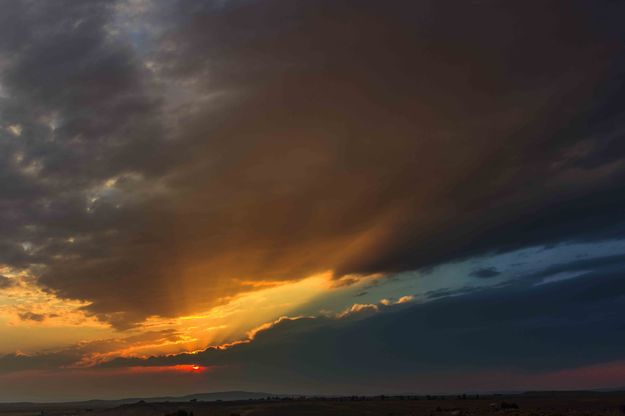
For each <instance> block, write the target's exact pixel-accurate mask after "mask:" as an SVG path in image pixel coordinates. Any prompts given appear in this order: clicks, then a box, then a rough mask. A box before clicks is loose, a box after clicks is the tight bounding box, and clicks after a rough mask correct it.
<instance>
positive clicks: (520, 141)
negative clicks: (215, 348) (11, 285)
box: [0, 0, 625, 328]
mask: <svg viewBox="0 0 625 416" xmlns="http://www.w3.org/2000/svg"><path fill="white" fill-rule="evenodd" d="M0 6H1V7H2V9H3V10H7V12H6V13H3V14H2V16H1V17H0V127H1V128H2V132H1V133H0V186H1V187H2V189H3V193H2V195H1V197H0V208H1V210H0V235H1V236H2V237H1V238H0V263H2V264H5V265H7V266H8V267H11V268H15V269H17V270H21V269H27V270H29V271H30V272H31V273H32V274H33V275H35V276H36V277H37V279H38V282H39V284H40V285H41V286H42V287H44V288H46V290H49V291H51V292H53V293H56V294H57V295H58V296H60V297H67V298H72V299H79V300H85V301H88V302H90V304H89V306H87V307H86V308H87V311H88V312H89V313H94V314H96V315H97V316H98V317H99V318H100V319H103V320H105V321H108V322H111V323H113V324H114V325H117V326H118V327H120V328H121V327H127V326H129V325H132V324H134V323H137V322H140V321H142V320H143V319H145V318H146V317H148V316H151V315H162V316H179V315H183V314H189V313H193V312H194V311H198V310H205V309H206V308H208V307H210V306H213V305H214V304H215V303H216V302H220V300H223V299H224V298H227V297H228V296H232V295H234V294H237V293H240V292H243V291H247V290H251V288H253V285H250V282H259V281H260V282H263V281H271V282H279V281H287V280H294V279H300V278H303V277H306V276H309V275H312V274H314V273H318V272H323V271H327V270H332V271H333V272H334V273H335V275H336V277H341V276H344V275H348V274H371V273H389V272H399V271H405V270H414V269H419V268H425V267H430V266H435V265H437V264H440V263H443V262H446V261H450V260H455V259H460V258H466V257H468V256H471V255H476V254H481V253H485V252H493V251H494V252H498V251H506V250H511V249H515V248H520V247H525V246H529V245H537V244H554V243H559V242H564V241H572V240H594V239H606V238H612V237H618V236H622V235H623V230H624V228H623V226H624V225H625V224H624V223H623V220H622V215H621V213H622V212H623V209H625V199H624V197H623V195H625V193H623V192H622V190H623V189H622V183H623V179H625V165H624V164H623V159H624V158H625V148H623V145H622V143H623V140H622V137H621V136H622V134H623V127H622V121H623V116H624V115H623V111H622V108H623V105H622V104H623V99H624V95H623V94H624V90H623V85H622V74H623V69H624V68H625V66H624V65H623V64H624V62H623V59H624V58H623V57H624V56H625V54H623V53H622V52H623V50H622V44H623V43H622V40H623V38H624V35H625V31H624V30H623V28H622V25H621V19H619V18H618V17H619V16H623V14H624V12H625V10H623V5H621V4H620V3H618V2H609V1H605V2H603V1H601V2H592V3H589V2H582V1H579V2H577V1H573V2H564V1H547V2H541V3H540V4H534V3H528V2H516V3H514V4H512V3H505V4H504V3H501V2H494V1H493V2H490V1H486V2H480V3H474V2H466V3H460V4H459V3H458V2H453V3H448V2H445V1H443V2H441V1H420V2H414V1H392V2H380V1H373V0H364V1H363V0H359V1H355V0H346V1H341V2H337V1H334V0H332V1H331V0H313V1H307V2H292V1H286V0H269V1H263V2H261V1H239V0H233V1H228V2H222V1H208V2H201V3H196V4H194V5H193V6H192V7H191V6H189V5H188V3H185V2H159V1H154V2H141V1H135V2H125V3H117V2H109V1H90V2H85V3H79V4H77V3H75V2H42V3H32V2H14V1H10V2H9V1H4V2H2V4H0ZM484 277H486V276H484ZM246 282H247V283H246Z"/></svg>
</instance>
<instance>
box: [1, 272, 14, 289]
mask: <svg viewBox="0 0 625 416" xmlns="http://www.w3.org/2000/svg"><path fill="white" fill-rule="evenodd" d="M13 285H14V282H13V280H12V279H10V278H8V277H6V276H2V275H0V290H1V289H8V288H10V287H12V286H13Z"/></svg>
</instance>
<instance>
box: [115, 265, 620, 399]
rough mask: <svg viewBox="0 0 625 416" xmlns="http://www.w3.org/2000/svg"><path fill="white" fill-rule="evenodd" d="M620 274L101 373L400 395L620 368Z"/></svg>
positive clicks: (299, 330) (276, 335)
mask: <svg viewBox="0 0 625 416" xmlns="http://www.w3.org/2000/svg"><path fill="white" fill-rule="evenodd" d="M624 271H625V263H623V262H622V263H621V264H620V267H619V270H618V271H617V270H614V271H612V272H610V273H596V274H594V275H592V276H587V277H586V278H580V279H574V280H568V281H564V282H558V283H553V284H549V285H540V286H533V285H532V282H531V281H527V282H525V283H524V284H512V285H509V286H507V287H500V288H496V289H485V290H481V291H475V292H473V293H468V294H465V295H460V296H454V297H448V298H444V299H440V300H436V301H432V302H428V303H423V304H418V305H412V306H406V305H400V307H395V308H388V309H387V310H386V311H385V312H381V313H379V314H376V315H373V316H369V317H366V318H364V319H331V318H305V319H298V320H282V321H280V322H278V323H277V324H276V325H274V326H273V327H271V328H269V329H266V330H265V331H261V332H259V333H258V334H257V335H256V337H255V338H254V340H253V341H252V342H250V343H247V344H239V345H236V346H234V347H231V348H229V349H225V350H222V349H208V350H206V351H204V352H201V353H199V354H183V355H179V356H170V357H153V358H151V359H147V360H141V359H117V360H115V361H112V362H110V363H108V364H106V365H105V366H122V367H123V366H136V365H148V366H162V365H173V364H180V363H185V364H193V363H200V364H203V365H207V366H225V367H224V370H223V371H222V372H220V373H219V374H218V375H219V378H220V380H221V381H222V382H225V383H227V381H228V380H229V377H231V375H230V373H232V372H234V373H235V374H236V376H235V377H239V378H240V379H245V380H255V381H258V382H259V383H275V379H276V377H282V379H286V380H291V377H295V378H297V377H301V378H302V379H305V380H306V379H307V380H316V381H317V382H318V383H319V385H320V386H321V385H323V383H335V382H337V381H340V382H343V383H345V385H350V386H354V385H363V384H364V385H366V384H367V383H369V384H371V385H376V380H386V381H388V380H400V381H401V382H399V383H400V385H403V386H404V387H405V386H406V385H409V384H406V383H409V382H410V380H414V379H415V378H417V379H422V380H424V383H423V384H424V385H425V386H426V387H427V386H428V381H427V378H428V375H433V374H449V376H448V378H449V381H450V382H451V383H453V382H454V381H455V375H456V374H471V373H476V372H487V373H488V372H489V371H490V372H491V373H490V374H496V371H498V370H501V371H504V372H505V373H507V374H511V373H513V374H522V373H529V374H532V373H535V374H540V373H543V372H549V371H558V370H563V369H571V368H578V367H582V366H587V365H593V364H598V363H607V362H615V361H619V360H623V359H624V358H625V354H624V353H623V350H622V348H621V347H620V346H621V345H622V343H623V342H625V335H624V334H623V331H621V330H620V329H621V328H622V327H623V325H624V324H625V318H623V314H622V313H621V312H620V311H621V310H622V308H623V307H625V281H624V279H623V278H622V276H623V272H624ZM527 305H531V307H529V308H528V307H527ZM459 346H461V347H459ZM580 352H583V353H580ZM218 368H219V367H218ZM337 368H340V369H341V371H338V372H337V371H336V369H337ZM216 376H217V374H214V375H211V377H216ZM358 383H361V384H358ZM401 383H404V384H401ZM315 387H317V386H316V385H315ZM386 387H387V388H388V385H387V386H386ZM466 387H467V388H468V387H470V386H469V385H467V386H466ZM492 387H495V386H492Z"/></svg>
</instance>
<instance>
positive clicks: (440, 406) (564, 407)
mask: <svg viewBox="0 0 625 416" xmlns="http://www.w3.org/2000/svg"><path fill="white" fill-rule="evenodd" d="M624 405H625V393H604V394H581V393H580V394H574V393H570V394H553V395H547V394H541V395H488V396H480V397H479V398H476V397H475V396H474V397H471V398H466V399H464V398H458V397H449V396H448V397H434V398H432V397H430V398H429V399H427V398H425V397H384V398H382V397H368V398H351V397H346V398H306V399H292V398H291V399H264V400H239V401H184V402H183V401H168V402H145V401H138V402H136V403H128V404H122V405H116V404H115V405H111V404H110V403H107V402H82V403H66V404H61V403H59V404H52V403H48V404H36V403H15V404H0V415H1V416H35V415H38V416H41V415H43V416H62V415H67V416H70V415H71V416H79V415H80V416H88V415H93V416H118V415H119V416H287V415H288V416H291V415H292V416H318V415H328V416H352V415H354V416H356V415H358V416H419V415H424V416H472V415H474V416H565V415H576V416H591V415H612V416H616V415H623V414H625V413H624V409H625V408H624V407H623V406H624ZM517 406H518V407H517Z"/></svg>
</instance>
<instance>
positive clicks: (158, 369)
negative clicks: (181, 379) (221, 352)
mask: <svg viewBox="0 0 625 416" xmlns="http://www.w3.org/2000/svg"><path fill="white" fill-rule="evenodd" d="M210 369H211V368H210V367H206V366H203V365H198V364H178V365H166V366H151V367H147V366H146V367H141V366H137V367H128V371H129V372H131V373H168V372H172V373H187V374H199V373H205V372H207V371H209V370H210Z"/></svg>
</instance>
